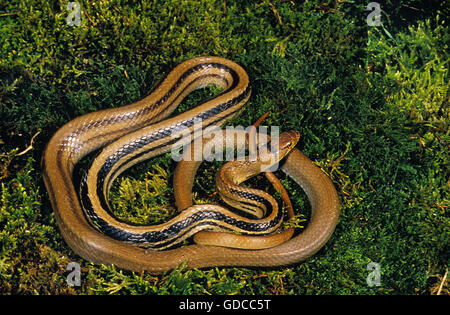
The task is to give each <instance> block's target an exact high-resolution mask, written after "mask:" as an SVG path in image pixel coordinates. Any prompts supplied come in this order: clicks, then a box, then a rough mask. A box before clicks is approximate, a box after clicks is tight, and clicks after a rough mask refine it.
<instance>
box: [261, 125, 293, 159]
mask: <svg viewBox="0 0 450 315" xmlns="http://www.w3.org/2000/svg"><path fill="white" fill-rule="evenodd" d="M299 140H300V133H299V132H298V131H296V130H289V131H286V132H283V133H282V134H280V135H279V136H278V137H277V138H275V139H274V138H272V140H271V141H269V142H268V143H267V145H266V148H267V151H268V153H270V154H271V155H274V156H275V159H274V160H275V161H276V162H279V161H281V160H282V159H283V158H284V157H285V156H287V155H288V154H289V152H291V150H292V149H293V148H294V147H295V146H296V145H297V143H298V141H299Z"/></svg>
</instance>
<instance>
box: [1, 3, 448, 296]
mask: <svg viewBox="0 0 450 315" xmlns="http://www.w3.org/2000/svg"><path fill="white" fill-rule="evenodd" d="M78 3H79V4H80V8H81V21H80V22H81V23H80V25H79V26H69V25H68V24H67V17H68V15H69V14H70V11H69V10H68V9H67V4H68V2H67V1H44V2H43V1H33V0H28V1H25V0H14V1H7V2H6V1H4V2H2V3H1V4H0V43H1V45H0V185H1V194H0V292H1V293H3V294H111V293H114V294H436V293H440V294H448V292H449V291H448V285H447V282H446V279H445V277H446V275H447V268H448V262H449V253H450V250H449V239H450V233H449V230H450V227H449V205H450V204H449V162H450V161H449V152H448V148H449V141H450V137H449V129H448V124H449V121H450V120H449V104H448V100H449V91H448V86H449V84H448V68H449V53H448V45H449V34H450V32H449V30H448V21H446V20H445V17H447V16H449V14H448V12H447V10H448V9H447V8H446V6H445V4H444V3H445V2H442V3H441V2H439V1H435V2H430V1H420V0H415V1H414V0H410V1H386V2H385V3H384V4H383V3H382V4H381V9H382V17H381V21H382V25H380V26H377V27H369V26H368V25H367V23H366V17H367V15H368V14H369V13H370V12H369V11H366V5H365V4H357V3H356V1H302V2H296V1H271V2H270V1H236V2H232V1H212V0H205V1H174V0H173V1H172V0H171V1H138V3H139V4H134V3H133V2H131V1H123V0H111V1H89V2H88V1H78ZM201 55H218V56H222V57H226V58H229V59H231V60H233V61H236V62H237V63H239V64H241V65H242V66H243V67H244V68H245V69H246V70H247V72H248V74H249V76H250V80H251V84H252V96H251V98H250V101H249V102H248V105H247V107H246V109H245V110H244V111H243V113H242V114H241V115H240V116H239V117H237V118H236V119H234V120H233V121H232V122H230V124H233V125H241V126H247V125H249V124H252V123H253V122H254V121H255V120H256V119H257V118H258V117H259V116H261V115H262V114H264V113H265V112H267V111H270V115H269V116H268V118H267V119H266V120H265V121H264V125H267V126H271V125H274V126H280V129H281V131H285V130H289V129H295V130H298V131H300V133H301V140H300V143H299V144H298V146H297V147H298V148H299V149H301V150H302V151H303V152H304V153H305V154H306V155H307V156H308V157H309V158H310V159H311V160H313V161H314V162H315V163H316V164H317V165H318V166H319V167H321V168H322V170H323V171H324V172H326V173H327V174H328V175H329V176H330V178H331V179H332V181H333V182H334V184H335V186H336V189H337V191H338V193H339V197H340V200H341V204H342V209H341V210H342V214H341V217H340V220H339V224H338V226H337V228H336V231H335V233H334V234H333V236H332V238H331V239H330V241H329V242H328V243H327V244H326V245H325V247H324V248H323V249H322V250H320V251H319V252H318V253H317V254H316V255H315V256H314V257H312V258H310V259H308V260H307V261H306V262H304V263H302V264H298V265H295V266H288V267H280V268H264V269H258V268H221V267H217V268H209V269H202V270H187V269H186V268H184V266H180V267H179V268H177V269H176V270H174V271H172V272H168V273H166V274H164V275H162V276H154V275H151V274H148V273H133V272H129V271H124V270H119V269H117V268H115V267H114V266H98V265H94V264H92V263H90V262H88V261H85V260H83V259H81V258H80V257H78V256H77V255H75V254H74V253H73V252H72V251H71V249H70V248H69V247H68V246H67V245H66V244H65V242H64V240H63V239H62V237H61V235H60V233H59V230H58V227H57V225H56V222H55V218H54V215H53V211H52V209H51V205H50V202H49V199H48V196H47V193H46V191H45V187H44V185H43V182H42V178H41V172H40V163H39V161H40V159H41V156H42V152H43V150H44V148H45V145H46V143H47V142H48V140H49V139H50V137H51V135H52V134H53V133H54V132H55V131H56V130H57V129H58V128H59V127H61V126H62V125H63V124H64V123H66V122H68V121H69V120H71V119H73V118H75V117H77V116H79V115H82V114H85V113H88V112H92V111H95V110H99V109H103V108H111V107H119V106H122V105H125V104H128V103H131V102H133V101H136V100H138V99H140V98H142V97H144V96H145V95H147V93H148V92H149V91H150V90H151V88H152V86H153V85H154V84H155V83H156V82H158V80H160V79H161V78H162V77H163V76H164V74H165V73H167V72H168V71H169V70H170V69H171V68H173V67H174V66H175V65H176V64H178V63H179V62H181V61H183V60H186V59H188V58H191V57H195V56H201ZM216 93H217V90H216V89H214V88H206V89H204V90H202V91H198V92H196V93H194V94H193V95H191V96H189V97H188V99H186V100H185V101H184V102H183V103H182V105H181V106H180V108H179V109H178V110H177V112H182V111H184V110H186V109H187V108H192V107H194V106H196V105H197V104H198V103H199V102H201V101H202V100H204V99H205V98H208V97H211V96H212V95H214V94H216ZM84 164H88V163H87V161H84ZM218 166H219V164H215V163H213V164H208V165H206V166H204V167H202V168H201V169H200V176H201V177H202V179H203V180H202V181H200V180H196V194H195V198H196V201H197V202H207V201H211V200H213V201H214V200H216V199H214V198H216V197H215V196H214V195H213V193H214V187H213V186H212V184H213V180H212V179H213V177H214V174H215V171H216V170H217V168H218ZM174 167H175V162H173V161H172V159H171V157H170V155H169V154H165V155H162V156H160V157H157V158H155V159H153V160H152V161H149V162H146V163H142V164H140V165H138V166H136V167H133V168H132V169H131V170H129V171H127V172H126V174H124V176H121V177H119V178H118V179H117V180H116V183H115V185H114V187H113V190H112V193H111V200H112V201H111V203H112V205H113V207H114V211H115V214H116V215H117V216H118V217H120V218H121V219H123V220H128V221H130V222H141V223H142V222H146V223H147V222H160V221H161V220H164V219H165V218H167V217H170V216H173V215H174V213H175V207H174V203H173V196H172V194H173V190H172V187H171V179H172V175H173V171H174ZM125 175H126V176H125ZM278 175H280V176H281V174H278ZM281 177H282V176H281ZM204 179H206V180H204ZM283 183H284V184H285V186H286V188H287V189H288V191H289V192H290V196H291V198H292V201H293V203H294V205H295V206H296V209H297V211H298V213H303V214H305V215H306V216H307V215H308V207H309V206H308V203H307V199H306V198H305V195H304V193H303V192H302V191H301V189H300V188H299V187H298V186H296V185H295V184H294V183H293V182H292V181H290V180H288V179H284V178H283ZM70 262H77V263H79V264H80V265H81V275H82V279H81V286H80V287H70V286H68V284H67V281H66V277H67V275H68V271H67V270H66V268H67V265H68V264H69V263H70ZM370 262H376V263H378V264H379V267H380V285H379V286H370V285H368V282H367V279H368V277H369V276H370V273H371V271H372V270H370V269H369V270H368V269H367V268H368V264H369V263H370Z"/></svg>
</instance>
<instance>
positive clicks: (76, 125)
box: [42, 57, 339, 273]
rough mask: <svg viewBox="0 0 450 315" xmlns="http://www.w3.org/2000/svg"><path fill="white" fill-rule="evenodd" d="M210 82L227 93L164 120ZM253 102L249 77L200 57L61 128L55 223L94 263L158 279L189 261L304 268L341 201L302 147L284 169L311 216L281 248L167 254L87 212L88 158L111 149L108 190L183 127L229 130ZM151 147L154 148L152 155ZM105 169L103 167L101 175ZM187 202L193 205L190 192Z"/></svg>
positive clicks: (46, 166) (50, 174)
mask: <svg viewBox="0 0 450 315" xmlns="http://www.w3.org/2000/svg"><path fill="white" fill-rule="evenodd" d="M210 84H213V85H218V86H221V87H223V88H224V89H225V90H224V92H222V93H220V94H219V95H218V96H216V97H215V98H213V99H211V100H209V101H207V102H205V103H203V104H202V105H200V106H198V107H196V108H194V109H191V110H189V111H187V112H184V113H182V114H179V115H177V116H175V117H172V118H168V119H165V118H166V117H168V116H169V115H170V113H172V111H173V110H174V109H175V108H176V107H177V105H178V104H179V103H180V102H181V100H182V99H183V98H184V97H185V96H186V95H187V94H188V93H190V92H191V91H192V90H194V89H198V88H201V87H203V86H206V85H210ZM249 96H250V88H249V84H248V76H247V74H246V72H245V71H244V70H243V69H242V68H241V67H240V66H238V65H237V64H235V63H234V62H231V61H229V60H227V59H223V58H219V57H199V58H194V59H191V60H187V61H185V62H183V63H181V64H180V65H178V66H177V67H175V68H174V69H173V70H172V71H171V72H170V73H169V74H168V75H167V76H166V77H165V79H164V80H163V81H162V82H161V84H159V85H158V86H157V87H156V88H155V89H154V90H153V92H152V93H151V94H150V95H148V96H147V97H145V98H143V99H142V100H140V101H138V102H135V103H133V104H130V105H127V106H123V107H120V108H114V109H106V110H101V111H98V112H94V113H89V114H86V115H83V116H81V117H78V118H75V119H74V120H72V121H70V122H68V123H67V124H65V125H64V126H63V127H61V128H60V129H59V130H58V131H57V132H56V133H55V135H54V136H53V137H52V139H51V140H50V142H49V143H48V145H47V148H46V150H45V152H44V155H43V159H42V173H43V178H44V182H45V185H46V188H47V191H48V194H49V198H50V200H51V203H52V207H53V209H54V213H55V218H56V221H57V223H58V226H59V228H60V231H61V234H62V236H63V238H64V239H65V241H66V242H67V244H68V245H69V246H70V247H71V248H72V249H73V250H74V251H75V252H76V253H77V254H79V255H80V256H81V257H83V258H85V259H87V260H90V261H93V262H96V263H104V264H114V265H116V266H117V267H119V268H124V269H129V270H136V271H142V270H147V271H149V272H152V273H162V272H164V271H167V270H171V269H173V268H175V267H177V266H179V265H180V264H182V263H187V266H188V267H190V268H194V267H197V268H201V267H210V266H280V265H286V264H293V263H297V262H299V261H302V260H304V259H306V258H308V257H310V256H311V255H313V254H314V253H316V252H317V251H318V250H319V249H320V248H321V247H322V246H323V245H324V244H325V243H326V242H327V240H328V239H329V238H330V236H331V235H332V233H333V231H334V228H335V226H336V224H337V221H338V217H339V200H338V196H337V193H336V190H335V188H334V186H333V184H332V182H331V181H330V180H329V178H328V177H327V176H326V175H325V174H324V173H323V172H322V171H321V170H320V169H319V168H318V167H317V166H315V165H314V164H313V163H312V162H311V161H310V160H309V159H308V158H307V157H306V156H304V155H303V154H302V153H301V152H300V151H299V150H297V149H294V150H293V151H292V152H291V153H290V154H289V155H288V156H287V158H286V161H285V162H284V164H283V166H282V167H281V169H282V170H283V171H284V172H285V173H287V174H288V175H289V176H290V177H291V178H293V179H294V180H295V181H296V182H297V183H298V184H299V185H300V186H301V187H302V188H303V190H304V191H305V192H306V194H307V196H308V198H309V201H310V203H311V218H310V222H309V224H308V225H307V227H306V229H305V230H304V231H303V232H302V233H300V234H299V235H297V236H295V237H293V238H292V239H290V240H288V241H287V242H284V243H282V244H280V245H277V246H275V247H271V248H267V249H261V250H243V249H235V248H227V247H221V246H209V245H186V246H182V247H178V248H175V249H170V250H165V251H156V250H154V249H145V248H141V247H138V246H133V245H130V244H129V243H126V242H122V241H119V240H116V239H113V238H111V237H109V236H107V235H105V234H104V233H102V232H100V231H99V230H98V228H95V227H93V226H92V225H91V224H90V223H89V220H88V219H87V217H86V214H85V213H84V211H83V209H82V206H81V202H80V197H79V196H78V193H77V191H76V189H75V187H74V184H73V180H72V172H73V169H74V166H75V164H76V163H77V162H78V161H79V160H81V159H82V158H83V157H84V156H86V155H87V154H89V153H90V152H93V151H95V150H97V149H99V148H102V147H105V146H106V145H108V146H107V147H106V148H105V149H103V151H102V154H103V153H104V152H107V153H108V154H109V155H108V156H109V157H110V159H109V160H108V159H107V160H105V161H109V162H108V163H110V164H109V166H108V167H109V168H108V170H110V169H111V170H112V174H108V176H109V178H108V179H107V180H106V182H107V183H105V185H106V186H108V185H110V181H112V180H113V179H114V178H115V177H117V176H118V174H120V173H121V172H122V171H123V170H124V169H126V168H128V167H129V166H130V165H133V164H135V163H137V162H139V161H141V160H143V159H144V158H148V157H149V156H156V155H159V154H162V153H164V152H168V151H169V150H170V144H172V143H173V139H172V138H171V137H170V136H171V134H172V133H173V131H176V130H177V128H178V127H180V126H183V127H185V128H187V129H188V130H189V131H193V129H194V128H195V124H194V119H195V118H197V119H198V118H201V119H202V122H203V127H208V126H218V125H222V124H223V123H224V122H225V121H227V120H228V119H230V118H231V117H233V116H235V115H236V114H237V113H238V112H239V111H240V110H241V109H242V107H243V105H244V104H245V103H246V101H247V100H248V98H249ZM136 139H139V141H137V140H136ZM113 141H114V142H113ZM170 141H172V142H170ZM130 143H132V144H133V145H135V147H133V150H132V153H133V154H134V155H135V157H136V159H134V160H131V159H128V154H129V153H130V152H129V151H130V150H128V149H127V148H128V147H127V146H129V145H130ZM146 146H152V149H151V150H152V151H151V155H150V154H148V152H149V151H150V149H146V148H147V147H146ZM114 150H116V151H114ZM146 150H147V151H146ZM117 152H119V153H120V154H119V153H117ZM103 165H106V163H105V164H103ZM102 167H103V166H102ZM102 170H103V168H100V170H99V173H101V171H102ZM183 172H184V173H182V175H183V181H178V182H177V181H175V185H181V187H179V188H177V189H181V190H180V191H189V192H190V191H191V188H192V184H193V175H194V174H195V169H194V168H192V167H190V168H189V167H188V168H187V169H185V171H183ZM187 173H190V174H187ZM107 188H108V187H107ZM106 190H107V189H106ZM182 197H183V198H184V200H190V199H191V196H190V194H185V195H184V196H182ZM186 202H191V201H186Z"/></svg>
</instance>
